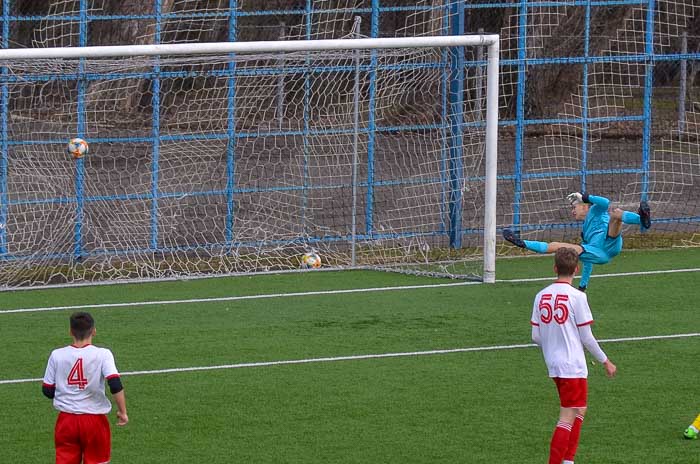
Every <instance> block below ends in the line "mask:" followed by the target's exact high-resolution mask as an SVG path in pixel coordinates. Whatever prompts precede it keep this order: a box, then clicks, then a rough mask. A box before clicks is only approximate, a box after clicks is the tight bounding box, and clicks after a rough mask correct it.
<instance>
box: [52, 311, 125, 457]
mask: <svg viewBox="0 0 700 464" xmlns="http://www.w3.org/2000/svg"><path fill="white" fill-rule="evenodd" d="M70 333H71V336H72V337H73V344H72V345H69V346H66V347H63V348H58V349H56V350H54V351H53V352H51V356H50V357H49V362H48V364H47V366H46V373H45V374H44V381H43V385H42V391H43V393H44V395H46V396H47V397H48V398H51V399H53V405H54V407H55V408H56V409H57V410H58V411H59V414H58V418H57V419H56V427H55V430H54V442H55V445H56V464H81V462H82V463H83V464H105V463H108V462H109V461H110V459H111V451H112V446H111V432H110V428H109V421H108V420H107V414H109V412H110V410H111V409H112V404H111V403H110V401H109V399H107V395H106V394H105V381H106V382H107V384H108V385H109V389H110V391H111V393H112V397H113V398H114V401H115V403H116V404H117V419H118V420H117V425H126V424H127V422H129V417H128V416H127V413H126V400H125V399H124V388H123V387H122V384H121V379H120V377H119V372H118V371H117V367H116V365H115V363H114V356H113V355H112V352H111V351H109V350H108V349H106V348H98V347H96V346H94V345H92V337H94V336H95V321H94V319H93V318H92V316H91V315H90V314H89V313H85V312H78V313H74V314H73V315H71V317H70Z"/></svg>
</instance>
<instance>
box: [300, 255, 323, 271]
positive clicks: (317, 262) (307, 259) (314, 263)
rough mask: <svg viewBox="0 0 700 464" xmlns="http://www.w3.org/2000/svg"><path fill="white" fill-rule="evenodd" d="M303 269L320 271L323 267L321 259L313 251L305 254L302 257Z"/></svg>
mask: <svg viewBox="0 0 700 464" xmlns="http://www.w3.org/2000/svg"><path fill="white" fill-rule="evenodd" d="M301 267H302V268H303V269H318V268H319V267H321V257H320V256H319V255H318V253H315V252H313V251H310V252H308V253H304V254H303V255H302V257H301Z"/></svg>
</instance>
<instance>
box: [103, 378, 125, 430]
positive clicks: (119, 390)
mask: <svg viewBox="0 0 700 464" xmlns="http://www.w3.org/2000/svg"><path fill="white" fill-rule="evenodd" d="M107 385H109V391H110V393H112V398H114V402H115V403H117V425H126V424H127V423H128V422H129V416H128V415H127V413H126V398H125V397H124V386H123V385H122V380H121V377H119V375H112V376H110V377H108V378H107Z"/></svg>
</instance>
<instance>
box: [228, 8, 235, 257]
mask: <svg viewBox="0 0 700 464" xmlns="http://www.w3.org/2000/svg"><path fill="white" fill-rule="evenodd" d="M237 12H238V0H229V15H230V16H229V22H228V40H229V42H235V41H236V35H237V34H236V27H238V13H237ZM234 58H235V55H234V54H231V56H230V57H229V60H230V61H229V63H228V72H229V78H228V81H227V85H228V105H227V109H228V114H227V118H228V121H227V135H228V142H227V144H226V225H225V227H226V238H225V239H226V247H227V249H228V251H229V252H230V251H231V246H232V244H233V222H234V217H235V207H236V205H235V204H234V201H235V200H234V196H233V192H234V189H235V187H236V179H235V176H236V75H235V73H236V61H235V59H234Z"/></svg>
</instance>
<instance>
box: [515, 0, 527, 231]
mask: <svg viewBox="0 0 700 464" xmlns="http://www.w3.org/2000/svg"><path fill="white" fill-rule="evenodd" d="M527 1H528V0H520V6H519V10H518V15H519V17H518V19H519V21H518V87H517V88H518V90H517V92H518V94H517V97H516V109H515V165H514V166H513V174H514V175H515V191H514V193H513V225H514V226H518V225H520V196H521V194H522V190H523V138H524V136H525V82H526V80H527V67H526V65H525V60H526V59H527V50H526V49H525V46H526V45H527V14H528V12H527Z"/></svg>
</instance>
